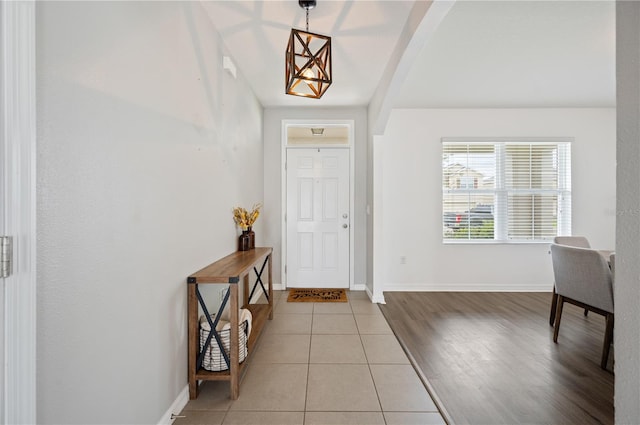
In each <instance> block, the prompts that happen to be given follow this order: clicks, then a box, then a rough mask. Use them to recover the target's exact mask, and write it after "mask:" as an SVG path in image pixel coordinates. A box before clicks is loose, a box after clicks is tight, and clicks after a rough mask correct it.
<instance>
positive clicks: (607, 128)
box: [375, 109, 616, 291]
mask: <svg viewBox="0 0 640 425" xmlns="http://www.w3.org/2000/svg"><path fill="white" fill-rule="evenodd" d="M525 136H528V137H554V136H555V137H574V138H575V141H574V143H573V145H572V159H573V164H572V178H573V179H572V182H573V218H572V220H573V233H574V234H582V235H586V236H587V237H588V238H589V240H590V241H591V243H592V245H593V246H594V247H597V248H602V249H613V247H614V243H615V208H616V186H615V179H616V175H615V165H616V159H615V145H616V133H615V109H504V110H494V109H478V110H464V109H460V110H456V109H449V110H414V109H406V110H394V111H393V112H392V115H391V118H390V121H389V123H388V125H387V129H386V132H385V135H384V138H383V139H384V140H383V143H384V157H383V159H382V167H381V169H382V170H384V171H383V179H382V180H383V188H382V198H383V199H382V204H383V208H384V215H383V219H382V220H381V222H380V224H379V225H377V227H378V228H376V229H375V231H376V232H382V240H384V245H385V246H384V248H383V250H384V251H383V253H382V255H381V258H383V259H385V261H386V264H385V265H384V267H382V268H381V270H383V271H382V273H384V276H383V278H382V281H383V282H384V289H385V290H387V291H392V290H415V291H421V290H478V291H482V290H513V291H520V290H551V287H552V282H553V277H552V270H551V262H550V257H549V255H548V245H547V244H521V245H512V244H496V245H478V244H474V245H459V244H458V245H453V244H443V243H442V205H441V203H442V177H441V173H442V162H441V161H442V159H441V138H442V137H525ZM376 172H377V171H376ZM376 204H378V202H377V199H376ZM376 249H377V247H376ZM401 256H404V257H406V264H400V257H401ZM377 258H380V257H377ZM460 264H470V265H472V266H463V267H461V266H460Z"/></svg>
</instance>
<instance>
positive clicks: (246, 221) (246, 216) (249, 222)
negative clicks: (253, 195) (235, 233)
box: [233, 203, 262, 230]
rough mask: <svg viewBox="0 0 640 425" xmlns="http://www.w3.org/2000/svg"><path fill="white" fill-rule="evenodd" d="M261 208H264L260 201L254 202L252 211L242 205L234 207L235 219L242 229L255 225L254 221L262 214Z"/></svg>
mask: <svg viewBox="0 0 640 425" xmlns="http://www.w3.org/2000/svg"><path fill="white" fill-rule="evenodd" d="M260 208H262V204H260V203H258V204H254V205H253V208H252V209H251V212H248V211H247V210H246V209H244V208H242V207H235V208H234V209H233V220H234V221H235V222H236V224H237V225H238V226H240V228H241V229H242V230H247V229H248V228H249V227H251V226H253V223H255V222H256V220H257V219H258V217H259V216H260Z"/></svg>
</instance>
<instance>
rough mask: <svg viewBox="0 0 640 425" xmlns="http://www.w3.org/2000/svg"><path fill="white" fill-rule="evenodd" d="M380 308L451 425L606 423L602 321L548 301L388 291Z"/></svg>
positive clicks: (609, 401) (532, 296) (609, 410)
mask: <svg viewBox="0 0 640 425" xmlns="http://www.w3.org/2000/svg"><path fill="white" fill-rule="evenodd" d="M384 296H385V301H386V305H382V304H381V305H380V308H381V310H382V312H383V314H384V315H385V317H386V319H387V321H388V322H389V325H390V326H391V328H392V329H393V331H394V332H395V334H396V336H397V337H398V339H399V340H400V342H401V344H403V346H404V347H405V350H406V351H407V352H408V353H409V355H410V357H412V358H413V360H414V362H415V365H414V366H415V367H417V368H418V369H420V372H421V373H422V374H423V375H424V377H426V379H427V380H428V382H429V384H430V386H431V388H432V389H433V391H434V392H435V396H436V397H437V398H438V399H439V400H440V402H441V404H442V407H443V408H444V410H445V411H446V413H448V415H449V417H450V419H451V420H452V421H453V422H454V423H455V424H585V425H586V424H613V423H614V414H613V388H614V375H613V373H612V372H611V370H612V368H613V365H612V363H613V358H614V356H615V353H614V352H613V350H612V352H611V355H610V358H609V365H608V370H607V371H605V370H602V369H601V368H600V354H601V349H602V342H603V338H604V328H605V323H604V318H603V317H602V316H599V315H597V314H592V313H589V315H588V316H587V317H585V316H584V315H583V310H582V309H579V308H577V307H575V306H572V305H565V309H564V312H563V315H562V322H561V327H560V335H559V339H558V344H554V343H553V328H552V327H551V326H549V307H550V303H551V294H549V293H468V292H386V293H385V295H384Z"/></svg>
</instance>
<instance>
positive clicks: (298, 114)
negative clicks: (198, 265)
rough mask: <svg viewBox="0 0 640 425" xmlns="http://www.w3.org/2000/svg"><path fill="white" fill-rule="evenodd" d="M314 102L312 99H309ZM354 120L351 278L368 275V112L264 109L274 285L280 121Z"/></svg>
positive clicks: (277, 276) (277, 279) (358, 280)
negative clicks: (352, 265)
mask: <svg viewBox="0 0 640 425" xmlns="http://www.w3.org/2000/svg"><path fill="white" fill-rule="evenodd" d="M309 101H310V102H313V99H310V100H309ZM283 120H353V121H354V123H355V128H354V134H355V143H354V147H353V149H355V165H354V166H355V170H354V173H355V183H354V184H355V192H356V193H355V206H354V207H355V211H354V212H353V217H352V226H354V238H355V241H354V246H355V252H354V257H355V258H354V262H355V265H354V280H355V282H354V283H355V285H364V284H365V281H366V278H367V276H366V275H367V271H366V264H367V263H366V262H367V252H366V244H367V213H366V207H367V115H366V109H365V108H334V109H321V108H267V109H265V111H264V199H265V204H266V205H267V208H265V211H264V226H265V231H264V233H265V244H267V245H268V246H273V279H274V284H277V285H280V284H281V283H282V270H281V269H282V268H281V266H280V265H281V262H282V253H281V249H282V244H281V243H280V241H281V239H282V215H283V214H284V212H283V211H282V208H281V207H282V193H281V192H282V168H283V164H282V134H281V133H282V121H283Z"/></svg>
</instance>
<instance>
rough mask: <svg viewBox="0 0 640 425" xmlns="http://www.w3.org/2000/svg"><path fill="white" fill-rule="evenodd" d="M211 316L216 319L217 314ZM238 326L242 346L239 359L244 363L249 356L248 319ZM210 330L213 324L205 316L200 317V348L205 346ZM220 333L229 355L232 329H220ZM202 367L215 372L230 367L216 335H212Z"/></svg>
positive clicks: (240, 345) (239, 340) (240, 346)
mask: <svg viewBox="0 0 640 425" xmlns="http://www.w3.org/2000/svg"><path fill="white" fill-rule="evenodd" d="M211 318H212V320H213V319H215V315H212V316H211ZM238 328H239V329H238V334H239V335H238V342H239V348H240V350H239V360H240V363H242V362H243V361H244V359H245V358H246V357H247V339H248V335H247V334H248V328H249V323H248V321H247V320H245V321H243V322H241V323H240V324H239V325H238ZM210 332H211V325H210V324H209V322H208V321H207V319H206V318H205V317H204V316H202V317H200V350H202V347H204V343H205V342H206V341H207V338H208V337H209V333H210ZM218 335H219V336H220V341H221V342H222V346H223V347H224V351H225V352H226V353H227V356H230V346H231V344H230V339H231V329H223V330H221V331H218ZM202 368H203V369H206V370H210V371H213V372H218V371H221V370H228V369H229V366H227V362H225V360H224V356H223V355H222V352H221V351H220V347H219V346H218V343H217V341H216V338H215V337H211V344H209V347H208V348H207V350H206V351H205V354H204V358H203V360H202Z"/></svg>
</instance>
